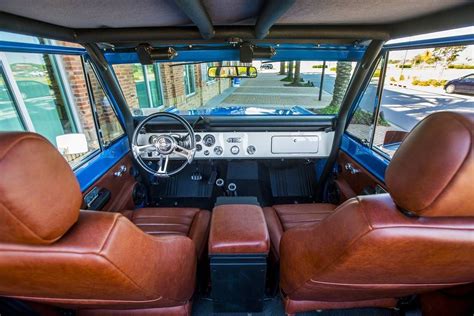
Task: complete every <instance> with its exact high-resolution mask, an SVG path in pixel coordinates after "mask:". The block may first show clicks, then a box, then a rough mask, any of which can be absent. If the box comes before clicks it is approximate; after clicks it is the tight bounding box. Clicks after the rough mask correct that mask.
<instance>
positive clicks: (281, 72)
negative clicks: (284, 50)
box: [278, 61, 286, 75]
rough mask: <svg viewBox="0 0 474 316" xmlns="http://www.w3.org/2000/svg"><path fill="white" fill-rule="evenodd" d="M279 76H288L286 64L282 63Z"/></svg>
mask: <svg viewBox="0 0 474 316" xmlns="http://www.w3.org/2000/svg"><path fill="white" fill-rule="evenodd" d="M278 74H279V75H284V74H286V62H284V61H280V72H279V73H278Z"/></svg>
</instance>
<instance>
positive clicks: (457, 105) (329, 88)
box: [214, 71, 474, 131]
mask: <svg viewBox="0 0 474 316" xmlns="http://www.w3.org/2000/svg"><path fill="white" fill-rule="evenodd" d="M274 72H275V71H265V72H264V74H261V78H259V79H260V80H259V79H257V80H255V81H253V80H252V81H250V80H251V79H249V81H248V82H247V84H242V87H241V88H239V89H238V90H237V91H233V92H231V93H230V94H231V96H232V98H238V99H236V100H230V99H226V100H227V101H229V102H230V103H236V104H248V105H252V106H260V107H264V106H273V105H275V104H277V103H278V104H280V103H281V104H280V105H282V104H283V103H284V104H283V105H284V106H288V105H290V104H293V105H294V104H295V103H298V102H299V103H298V104H299V105H301V106H305V107H311V105H315V104H317V102H318V101H317V99H315V97H316V96H317V93H314V97H312V98H310V97H308V96H307V95H306V94H307V93H308V92H305V91H306V90H308V91H311V90H312V89H315V90H316V91H317V89H319V85H320V82H321V74H320V73H304V74H302V77H303V79H304V80H305V81H308V80H309V81H312V82H313V83H314V86H315V88H296V89H291V88H285V89H287V91H283V90H282V87H281V86H282V85H283V84H284V83H283V82H280V81H279V79H277V80H275V81H274V82H271V81H270V82H268V84H269V85H270V86H268V87H265V86H261V85H262V84H263V81H266V80H267V79H270V78H271V77H270V76H269V75H270V74H271V73H274ZM266 73H268V75H267V74H266ZM265 78H267V79H265ZM334 83H335V74H334V73H329V74H328V73H326V75H325V76H324V83H323V91H324V92H325V93H324V95H325V96H326V97H329V98H331V95H332V92H333V90H334ZM376 84H377V81H376V80H375V81H374V82H373V83H371V84H370V85H369V86H368V87H367V91H366V93H365V95H364V97H363V99H362V101H361V107H362V109H364V110H366V111H370V112H371V111H372V110H373V106H374V104H375V95H376V90H377V86H376ZM253 85H257V86H256V87H253V88H251V87H252V86H253ZM297 89H299V90H301V91H299V90H297ZM290 90H291V91H290ZM282 92H292V94H293V95H291V96H290V95H289V96H285V95H284V94H285V93H282ZM311 94H313V93H312V92H311ZM285 97H286V98H287V99H288V100H286V99H285V100H284V98H285ZM298 98H302V99H304V100H299V99H298ZM254 99H255V100H258V102H256V101H255V100H254ZM252 100H254V101H253V102H252ZM262 100H264V101H265V102H263V101H262ZM284 101H285V102H284ZM303 101H306V102H303ZM221 102H222V100H219V102H218V103H221ZM282 102H283V103H282ZM254 103H255V104H254ZM214 106H216V105H214ZM446 110H457V111H474V97H473V96H466V95H459V94H451V95H450V94H447V93H445V92H444V91H443V90H442V89H440V88H432V87H421V88H419V87H411V88H402V87H396V86H392V85H390V84H389V83H386V84H385V88H384V92H383V95H382V105H381V112H382V115H383V116H384V118H385V119H386V120H387V121H389V122H390V123H392V124H393V125H395V126H397V127H399V128H400V129H403V130H406V131H410V130H411V129H412V128H413V127H414V126H415V125H416V124H417V123H418V122H419V121H420V120H422V119H423V118H424V117H426V116H427V115H428V114H430V113H433V112H436V111H446Z"/></svg>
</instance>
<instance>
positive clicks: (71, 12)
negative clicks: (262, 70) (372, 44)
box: [0, 0, 470, 28]
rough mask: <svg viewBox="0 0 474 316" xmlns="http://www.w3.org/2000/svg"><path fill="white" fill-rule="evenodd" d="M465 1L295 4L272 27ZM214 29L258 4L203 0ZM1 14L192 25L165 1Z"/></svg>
mask: <svg viewBox="0 0 474 316" xmlns="http://www.w3.org/2000/svg"><path fill="white" fill-rule="evenodd" d="M469 2H470V1H469V0H443V1H439V0H416V1H412V0H331V1H328V0H314V1H313V0H296V1H295V3H294V4H293V5H292V6H291V7H290V8H289V10H288V11H287V12H286V13H284V14H283V16H281V17H280V18H279V19H278V20H277V22H276V25H288V24H291V25H349V24H359V25H370V24H386V23H396V22H402V21H405V20H409V19H412V18H416V17H419V16H424V15H428V14H432V13H436V12H439V11H442V10H445V9H449V8H453V7H456V6H459V5H462V4H466V3H469ZM202 3H203V5H204V7H205V9H206V11H207V12H208V14H209V17H210V19H211V21H212V24H214V25H254V24H255V22H256V19H257V17H258V15H259V13H260V11H261V10H262V7H263V5H264V1H263V0H203V1H202ZM0 9H1V11H4V12H7V13H11V14H14V15H19V16H22V17H27V18H31V19H34V20H38V21H43V22H48V23H51V24H55V25H60V26H65V27H69V28H102V27H108V28H118V27H120V28H123V27H127V28H128V27H163V26H189V25H193V23H192V21H191V20H190V19H189V18H188V17H187V15H186V14H185V13H184V12H182V11H181V10H180V9H179V7H178V6H177V5H176V4H175V3H174V2H173V1H170V0H138V1H137V0H102V1H97V0H81V1H77V0H41V1H38V0H3V1H2V3H1V5H0Z"/></svg>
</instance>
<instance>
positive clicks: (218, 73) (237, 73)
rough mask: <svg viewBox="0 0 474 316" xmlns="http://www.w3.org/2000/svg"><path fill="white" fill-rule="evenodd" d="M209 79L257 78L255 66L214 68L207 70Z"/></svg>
mask: <svg viewBox="0 0 474 316" xmlns="http://www.w3.org/2000/svg"><path fill="white" fill-rule="evenodd" d="M207 75H208V76H209V78H257V68H255V67H253V66H212V67H209V68H207Z"/></svg>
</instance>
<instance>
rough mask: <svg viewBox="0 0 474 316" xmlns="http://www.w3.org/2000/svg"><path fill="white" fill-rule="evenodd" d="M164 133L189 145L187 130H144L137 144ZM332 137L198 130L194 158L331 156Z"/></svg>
mask: <svg viewBox="0 0 474 316" xmlns="http://www.w3.org/2000/svg"><path fill="white" fill-rule="evenodd" d="M163 134H167V135H170V136H172V137H174V138H175V139H176V140H177V141H178V143H179V145H181V146H183V147H186V148H189V147H190V146H189V142H190V140H189V137H187V135H186V133H153V132H145V133H141V134H139V135H138V144H139V145H146V144H150V143H152V142H153V140H154V137H157V136H158V135H163ZM333 138H334V132H333V131H297V132H291V131H265V132H259V131H255V132H238V131H237V132H196V133H195V141H196V153H195V156H194V159H198V160H199V159H271V158H324V157H327V156H329V153H330V151H331V146H332V141H333ZM141 156H142V158H143V159H149V160H150V159H151V160H153V159H158V158H159V157H158V153H157V152H153V151H145V152H143V153H142V154H141ZM171 158H178V157H177V156H171Z"/></svg>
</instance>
